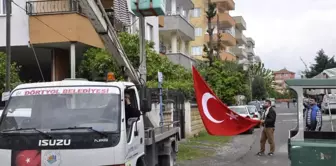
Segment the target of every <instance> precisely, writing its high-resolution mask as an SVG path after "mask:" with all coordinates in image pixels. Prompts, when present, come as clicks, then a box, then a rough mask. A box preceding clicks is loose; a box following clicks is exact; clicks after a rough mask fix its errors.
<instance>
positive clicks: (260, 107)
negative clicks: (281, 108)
mask: <svg viewBox="0 0 336 166" xmlns="http://www.w3.org/2000/svg"><path fill="white" fill-rule="evenodd" d="M247 105H254V106H255V107H256V108H257V111H258V112H259V114H262V110H263V104H262V102H260V101H258V100H254V101H250V102H249V103H248V104H247Z"/></svg>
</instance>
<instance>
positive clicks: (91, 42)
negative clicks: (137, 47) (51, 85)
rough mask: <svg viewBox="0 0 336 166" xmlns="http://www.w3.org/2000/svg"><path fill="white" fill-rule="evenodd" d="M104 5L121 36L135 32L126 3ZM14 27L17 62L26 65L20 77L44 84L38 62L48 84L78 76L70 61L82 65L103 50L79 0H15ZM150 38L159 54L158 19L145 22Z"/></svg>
mask: <svg viewBox="0 0 336 166" xmlns="http://www.w3.org/2000/svg"><path fill="white" fill-rule="evenodd" d="M4 3H5V0H0V4H1V5H0V25H3V26H0V36H1V38H0V51H2V52H5V51H6V48H5V46H6V37H5V36H6V26H5V24H6V17H5V15H6V12H5V6H4ZM102 3H103V5H104V7H105V11H106V12H107V14H108V15H109V16H110V17H109V18H110V21H111V23H112V24H113V26H114V27H115V28H116V30H117V31H124V30H126V29H129V30H130V31H132V32H134V33H135V32H136V28H137V27H138V24H137V22H136V21H135V20H136V19H135V18H134V17H131V18H129V14H130V13H131V11H130V9H129V8H128V7H127V1H126V0H123V1H121V0H120V1H113V0H102ZM130 15H131V14H130ZM131 21H133V22H131ZM11 22H12V24H11V46H12V61H15V62H17V64H19V65H21V66H22V70H21V75H20V76H21V78H22V79H23V80H27V81H28V80H30V81H33V82H36V81H43V79H42V76H41V74H39V73H40V70H39V68H38V65H37V63H39V64H40V66H41V69H42V73H43V76H44V80H45V81H53V80H62V79H64V78H68V77H70V76H71V73H70V71H73V70H70V68H71V66H70V59H71V58H72V59H75V62H79V61H80V60H81V59H82V55H83V53H84V52H85V51H86V50H87V49H88V48H89V47H97V48H104V43H103V42H102V40H101V39H100V37H99V35H98V34H97V32H96V30H95V29H94V27H93V26H92V24H91V23H90V20H88V18H87V17H85V16H84V15H83V14H82V12H81V8H80V6H79V4H78V1H77V0H14V1H13V3H12V15H11ZM146 35H147V36H146V38H147V39H148V40H152V41H154V42H155V49H156V50H157V51H159V44H158V43H159V40H158V37H157V36H158V18H157V17H148V18H146ZM36 59H37V60H36ZM72 64H74V63H72ZM78 64H79V63H75V66H78ZM72 75H74V72H73V73H72Z"/></svg>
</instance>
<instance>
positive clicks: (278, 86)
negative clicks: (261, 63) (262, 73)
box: [273, 68, 295, 93]
mask: <svg viewBox="0 0 336 166" xmlns="http://www.w3.org/2000/svg"><path fill="white" fill-rule="evenodd" d="M273 74H274V83H275V90H276V91H278V92H280V93H283V92H284V91H285V90H286V83H285V81H286V80H288V79H293V78H295V73H294V72H292V71H289V70H287V69H286V68H284V69H281V70H279V71H275V72H273Z"/></svg>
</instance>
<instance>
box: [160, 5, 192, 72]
mask: <svg viewBox="0 0 336 166" xmlns="http://www.w3.org/2000/svg"><path fill="white" fill-rule="evenodd" d="M193 8H194V3H193V2H192V1H191V0H183V1H182V0H166V15H165V16H160V17H159V22H160V25H162V24H164V25H163V26H162V27H160V28H159V33H160V35H159V36H160V45H161V46H160V53H161V54H163V55H166V56H167V57H168V58H169V59H170V60H171V61H172V62H173V63H175V64H180V65H182V66H184V67H185V68H188V69H190V68H191V65H190V64H191V63H195V60H194V59H193V58H192V57H191V56H190V53H189V42H190V41H193V40H194V39H195V30H194V26H193V25H192V24H191V23H190V14H191V13H190V11H191V9H193Z"/></svg>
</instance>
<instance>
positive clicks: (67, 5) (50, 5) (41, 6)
mask: <svg viewBox="0 0 336 166" xmlns="http://www.w3.org/2000/svg"><path fill="white" fill-rule="evenodd" d="M26 12H27V14H28V15H46V14H60V13H81V8H80V6H79V3H78V0H39V1H28V2H26Z"/></svg>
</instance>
